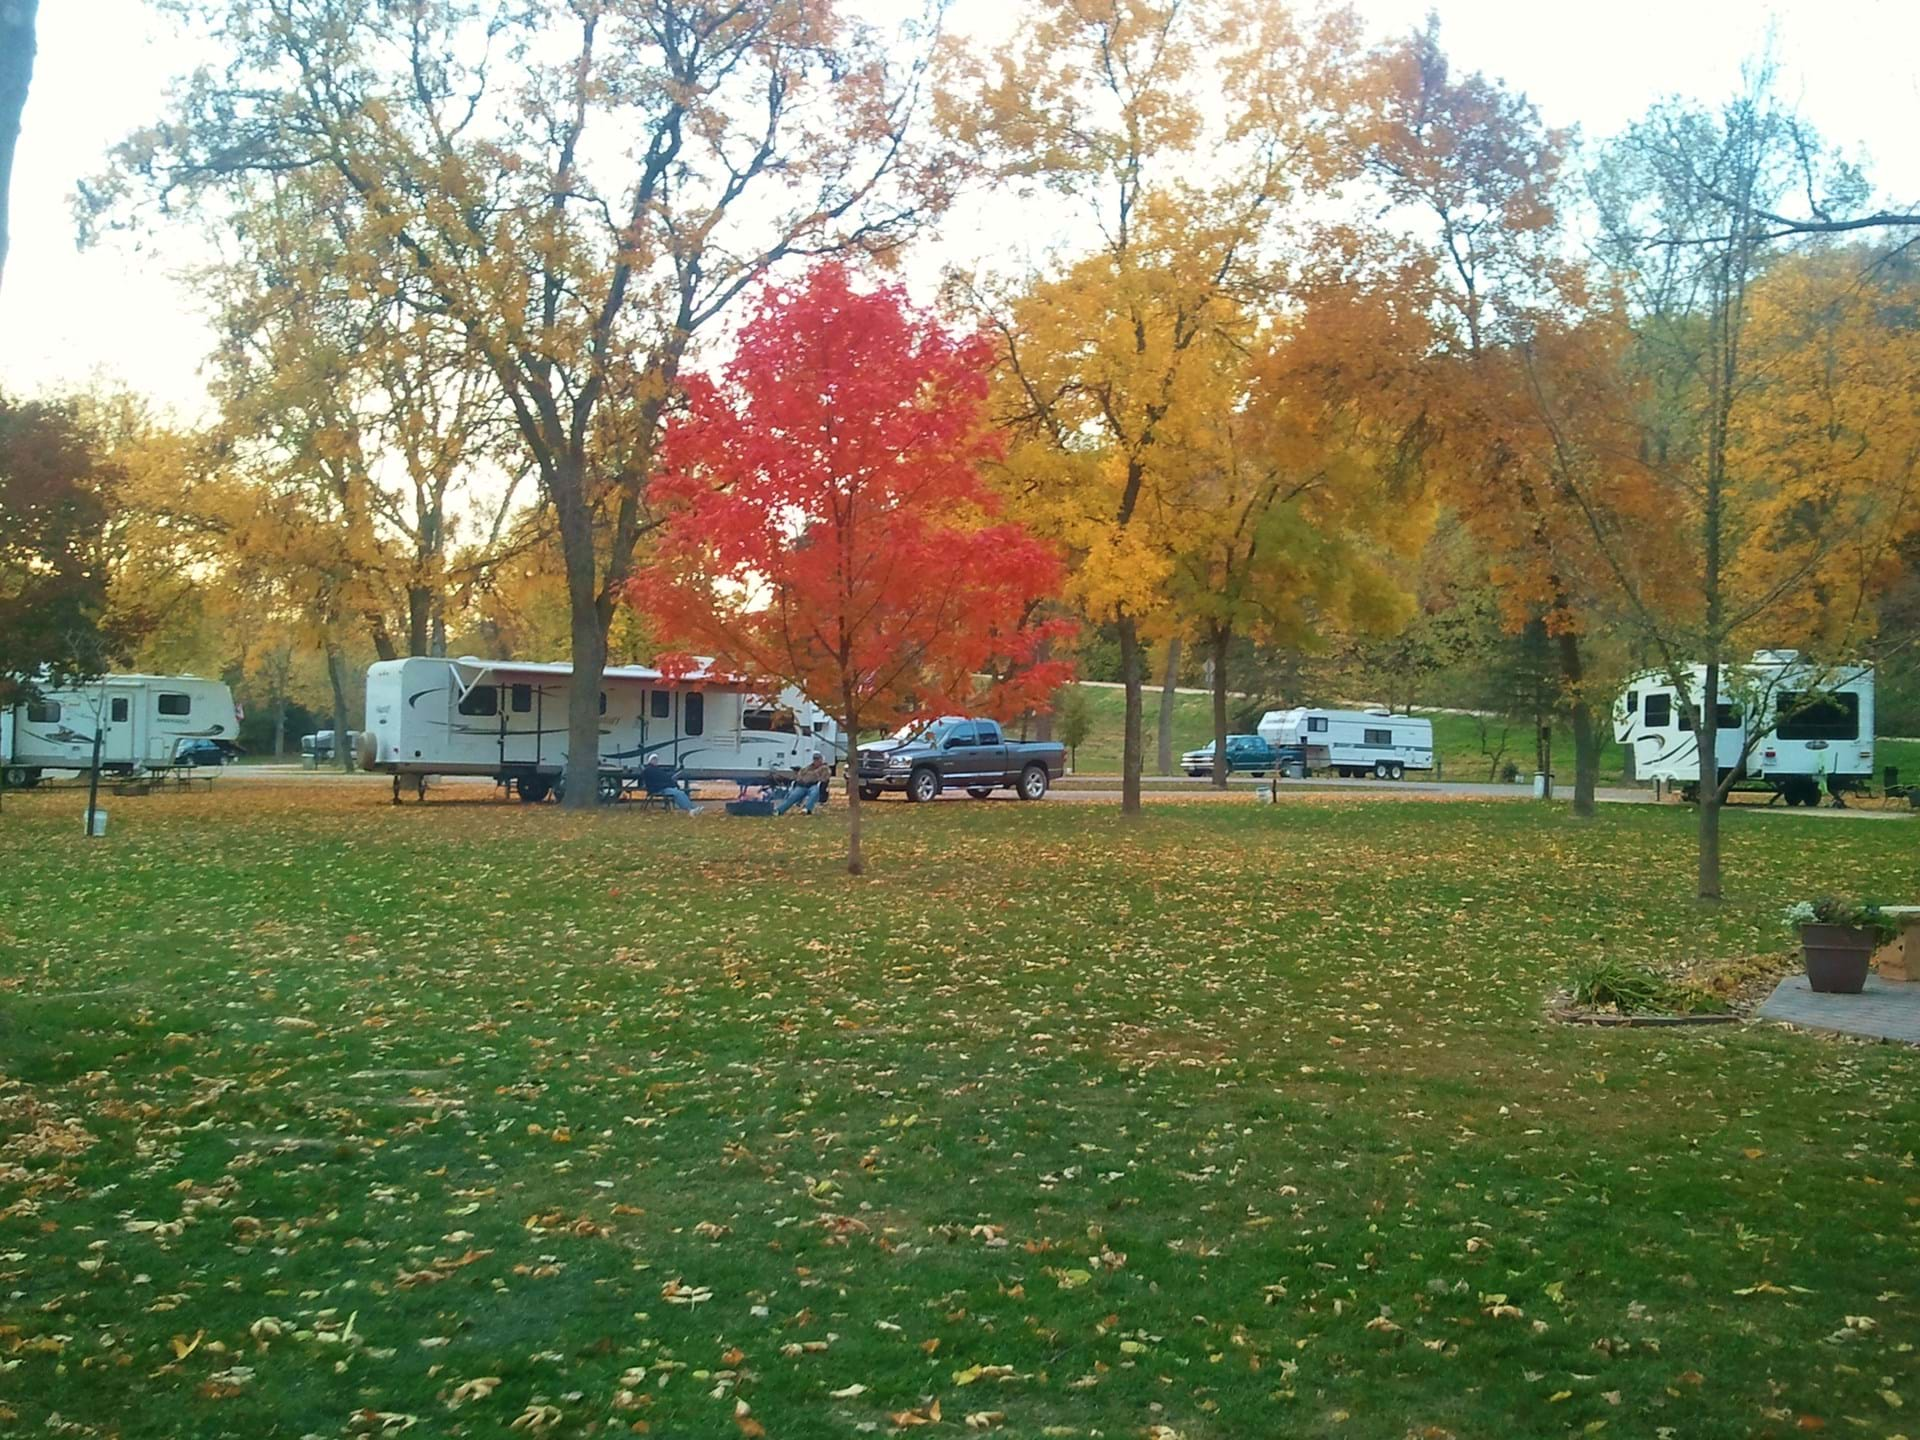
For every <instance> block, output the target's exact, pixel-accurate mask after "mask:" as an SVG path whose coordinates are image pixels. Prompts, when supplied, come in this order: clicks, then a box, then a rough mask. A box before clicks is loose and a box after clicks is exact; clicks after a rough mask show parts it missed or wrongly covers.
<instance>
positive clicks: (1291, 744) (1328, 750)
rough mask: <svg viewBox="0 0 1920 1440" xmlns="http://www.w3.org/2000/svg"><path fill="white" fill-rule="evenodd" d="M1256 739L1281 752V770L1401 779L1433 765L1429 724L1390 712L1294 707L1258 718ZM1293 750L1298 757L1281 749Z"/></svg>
mask: <svg viewBox="0 0 1920 1440" xmlns="http://www.w3.org/2000/svg"><path fill="white" fill-rule="evenodd" d="M1256 728H1258V730H1259V732H1260V738H1261V739H1262V740H1265V741H1266V742H1267V743H1268V744H1269V745H1271V746H1273V747H1274V749H1276V750H1281V751H1282V752H1283V754H1282V755H1281V761H1280V763H1281V769H1282V772H1283V773H1285V772H1286V771H1287V770H1288V769H1289V767H1290V766H1292V765H1297V766H1298V767H1299V768H1300V769H1301V771H1302V772H1303V773H1311V772H1313V771H1315V770H1331V771H1333V773H1334V774H1336V775H1342V776H1347V777H1349V778H1357V777H1359V776H1362V775H1371V776H1373V777H1374V778H1375V779H1377V780H1400V779H1404V778H1405V776H1406V773H1407V771H1409V770H1431V769H1432V768H1433V722H1432V721H1431V720H1427V719H1423V718H1422V717H1420V716H1418V715H1395V714H1394V713H1393V712H1392V711H1391V710H1321V709H1315V708H1312V707H1308V706H1299V707H1296V708H1295V709H1292V710H1269V711H1268V712H1267V713H1266V714H1265V715H1263V716H1261V717H1260V724H1259V726H1258V727H1256ZM1294 749H1297V750H1298V751H1299V752H1300V754H1299V756H1298V758H1297V759H1296V758H1294V757H1293V756H1291V755H1289V754H1287V753H1284V752H1287V751H1289V750H1294Z"/></svg>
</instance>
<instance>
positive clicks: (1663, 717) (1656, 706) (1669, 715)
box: [1647, 695, 1673, 730]
mask: <svg viewBox="0 0 1920 1440" xmlns="http://www.w3.org/2000/svg"><path fill="white" fill-rule="evenodd" d="M1671 724H1673V697H1672V696H1671V695H1649V696H1647V728H1648V729H1649V730H1664V729H1666V728H1667V727H1668V726H1669V725H1671Z"/></svg>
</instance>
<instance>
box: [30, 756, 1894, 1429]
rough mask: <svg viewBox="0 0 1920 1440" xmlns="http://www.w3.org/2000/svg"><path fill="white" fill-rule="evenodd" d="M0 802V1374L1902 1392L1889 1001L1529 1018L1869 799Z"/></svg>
mask: <svg viewBox="0 0 1920 1440" xmlns="http://www.w3.org/2000/svg"><path fill="white" fill-rule="evenodd" d="M76 804H77V802H76V800H75V799H74V797H72V796H70V795H69V796H28V797H8V798H7V801H6V806H7V808H6V812H5V814H4V816H0V864H3V865H4V866H5V875H6V877H7V891H6V893H7V896H8V905H7V907H6V909H5V911H4V912H0V1433H4V1432H5V1431H6V1430H11V1431H13V1432H15V1433H20V1434H34V1435H41V1434H72V1435H82V1434H101V1435H124V1436H175V1435H186V1434H192V1435H196V1436H236V1437H240V1436H244V1437H255V1436H268V1435H274V1436H304V1435H317V1436H340V1435H353V1434H372V1433H383V1432H384V1433H396V1432H399V1431H401V1430H402V1429H405V1428H407V1427H409V1426H411V1427H413V1428H414V1429H415V1433H418V1434H432V1435H492V1434H505V1433H514V1431H515V1430H516V1429H517V1433H519V1434H523V1435H526V1434H533V1435H548V1436H561V1435H585V1434H610V1433H627V1432H629V1431H638V1432H641V1433H647V1432H651V1433H652V1434H655V1435H663V1436H665V1435H671V1436H721V1437H739V1436H742V1435H745V1436H748V1437H751V1436H758V1435H762V1434H765V1435H769V1436H774V1437H788V1436H795V1437H805V1436H842V1435H855V1434H862V1433H876V1434H886V1433H891V1432H894V1431H908V1430H912V1431H921V1430H925V1431H927V1432H928V1433H930V1434H938V1433H949V1432H951V1433H966V1432H967V1427H968V1426H972V1427H973V1428H974V1429H975V1430H976V1431H992V1432H997V1433H1000V1434H1005V1435H1018V1436H1038V1435H1060V1436H1093V1435H1107V1436H1142V1435H1154V1436H1158V1437H1161V1440H1165V1437H1168V1436H1176V1435H1177V1436H1183V1437H1194V1440H1198V1437H1246V1436H1259V1435H1287V1436H1314V1435H1329V1436H1351V1437H1383V1440H1402V1437H1405V1436H1408V1435H1413V1436H1424V1437H1440V1436H1445V1435H1455V1436H1460V1437H1467V1436H1514V1435H1528V1436H1536V1435H1540V1436H1549V1435H1562V1434H1574V1435H1578V1434H1594V1433H1601V1434H1609V1435H1618V1436H1631V1437H1641V1436H1672V1437H1686V1440H1696V1437H1713V1436H1752V1435H1776V1436H1788V1435H1800V1434H1804V1433H1806V1432H1807V1431H1809V1430H1814V1429H1820V1428H1826V1429H1829V1430H1833V1431H1835V1432H1838V1433H1844V1434H1855V1433H1858V1434H1863V1435H1892V1434H1898V1433H1902V1432H1903V1431H1904V1432H1911V1431H1912V1430H1913V1429H1914V1427H1915V1425H1916V1423H1920V1422H1916V1421H1915V1420H1914V1419H1913V1418H1912V1412H1913V1410H1914V1409H1915V1408H1920V1381H1916V1380H1915V1378H1914V1377H1915V1373H1916V1363H1915V1351H1914V1346H1915V1344H1916V1342H1920V1278H1916V1276H1917V1275H1920V1271H1917V1270H1916V1256H1917V1254H1920V1170H1916V1166H1915V1160H1914V1151H1915V1148H1916V1143H1917V1142H1920V1055H1916V1054H1915V1053H1914V1052H1911V1051H1906V1050H1900V1049H1896V1048H1892V1047H1884V1046H1883V1047H1875V1046H1864V1045H1858V1044H1853V1043H1849V1042H1844V1041H1836V1040H1832V1039H1825V1038H1819V1037H1814V1036H1809V1035H1803V1034H1796V1033H1790V1032H1787V1031H1783V1030H1779V1029H1775V1028H1771V1027H1757V1026H1730V1027H1724V1028H1710V1029H1696V1030H1685V1031H1673V1030H1666V1031H1647V1030H1632V1031H1610V1030H1597V1029H1579V1028H1568V1027H1562V1026H1559V1025H1556V1024H1554V1023H1552V1022H1549V1021H1547V1020H1544V1019H1543V1018H1542V1002H1543V999H1544V998H1545V997H1546V996H1547V994H1548V993H1549V992H1551V991H1552V990H1553V989H1554V988H1555V987H1556V985H1557V983H1558V982H1559V979H1560V977H1561V976H1562V975H1563V974H1564V972H1565V970H1566V969H1567V968H1568V967H1569V966H1570V965H1571V964H1572V963H1573V962H1575V961H1577V960H1579V959H1582V958H1586V957H1591V956H1593V955H1595V954H1598V953H1602V952H1611V953H1619V954H1624V955H1629V956H1635V957H1642V958H1650V959H1653V960H1655V961H1660V962H1678V961H1682V960H1688V959H1732V960H1737V959H1742V958H1744V957H1751V956H1754V955H1760V954H1773V955H1782V956H1783V955H1784V953H1785V949H1786V944H1787V940H1786V937H1785V936H1784V935H1783V934H1782V933H1781V931H1780V930H1779V929H1778V927H1777V923H1776V919H1775V916H1776V914H1777V911H1778V908H1779V906H1780V905H1781V904H1782V903H1783V901H1784V899H1785V898H1787V897H1790V896H1793V895H1796V894H1799V893H1803V892H1805V891H1807V890H1809V889H1813V888H1823V889H1824V888H1842V889H1854V890H1861V891H1865V892H1867V893H1870V894H1876V895H1879V896H1882V897H1884V898H1888V899H1893V898H1904V899H1910V900H1920V867H1917V866H1916V863H1915V848H1914V847H1915V839H1916V830H1915V828H1914V827H1913V826H1912V825H1911V824H1909V823H1900V822H1860V823H1853V824H1848V823H1836V822H1831V821H1826V822H1822V821H1818V820H1810V819H1807V818H1805V817H1797V816H1792V817H1790V816H1788V815H1784V814H1764V815H1743V814H1736V815H1732V816H1729V817H1728V819H1727V824H1728V831H1729V835H1728V852H1729V858H1730V865H1731V866H1732V868H1733V871H1734V873H1735V875H1736V880H1735V883H1734V885H1733V887H1732V889H1733V892H1734V898H1733V899H1732V900H1731V901H1730V902H1729V903H1728V904H1727V905H1726V907H1725V908H1724V909H1723V910H1721V911H1719V912H1717V913H1706V912H1702V911H1700V910H1697V909H1696V908H1695V907H1694V906H1693V905H1692V903H1691V902H1690V901H1689V899H1688V898H1687V897H1688V891H1689V884H1688V870H1689V866H1688V854H1689V847H1688V835H1687V824H1688V818H1689V817H1688V816H1687V815H1686V814H1684V813H1683V812H1680V811H1678V810H1659V809H1652V808H1642V807H1631V808H1629V807H1610V808H1609V810H1608V812H1607V813H1606V814H1604V815H1603V816H1602V817H1601V818H1600V820H1599V821H1598V822H1596V823H1594V824H1591V825H1588V826H1575V825H1573V824H1572V823H1571V822H1570V821H1568V820H1567V819H1566V818H1565V816H1564V814H1563V813H1559V812H1545V813H1543V812H1542V811H1540V810H1538V809H1536V808H1535V807H1533V806H1525V805H1512V804H1504V805H1503V804H1449V805H1431V804H1429V805H1403V804H1392V803H1372V804H1351V803H1349V804H1325V803H1320V802H1316V801H1311V800H1297V801H1294V802H1292V803H1287V804H1283V805H1281V806H1279V807H1277V808H1275V807H1257V806H1251V805H1244V804H1243V805H1220V806H1208V805H1183V806H1170V807H1165V808H1161V809H1156V810H1153V811H1150V812H1149V814H1148V815H1147V816H1146V817H1145V818H1144V819H1143V820H1141V821H1140V822H1138V823H1136V824H1132V825H1129V824H1128V823H1126V822H1125V821H1124V820H1123V819H1122V818H1121V817H1120V816H1119V815H1118V814H1117V813H1116V812H1113V811H1111V810H1107V809H1104V808H1096V807H1088V806H1084V805H1066V804H1051V805H1018V804H1013V803H1007V804H991V805H979V806H961V805H947V806H934V807H908V806H905V805H894V804H888V805H882V806H877V807H874V809H875V810H877V811H878V812H879V813H878V814H877V815H875V816H873V820H872V825H871V830H872V837H871V847H872V856H873V862H874V873H873V874H872V875H871V876H870V877H868V878H867V879H866V880H864V881H861V882H849V881H848V880H847V879H846V878H845V877H844V876H842V875H841V874H839V873H837V872H836V870H835V868H834V863H835V860H836V857H837V853H838V847H839V844H840V842H841V838H842V836H841V831H840V826H841V825H842V824H843V822H844V811H843V809H842V808H841V807H839V806H837V805H836V806H834V807H833V808H832V809H830V810H829V811H828V812H825V813H824V814H823V816H822V817H820V818H818V819H816V820H814V821H811V822H808V821H805V820H803V819H801V818H800V817H798V816H795V817H791V818H790V819H789V820H785V821H781V822H778V823H771V822H749V821H736V820H728V819H726V818H724V817H720V816H715V815H708V816H702V817H699V818H696V819H694V820H685V819H682V818H680V817H677V816H663V815H659V814H642V813H638V812H635V811H632V810H626V809H623V810H622V811H620V812H619V813H612V814H602V815H594V816H584V817H574V816H569V815H565V814H562V813H561V812H559V811H558V810H556V809H554V808H552V807H540V808H538V809H522V808H520V807H516V806H504V805H494V804H478V803H450V802H443V803H439V804H432V805H428V806H426V807H423V808H406V809H401V810H398V811H396V810H392V809H389V808H388V807H386V806H384V805H383V804H381V803H380V801H379V792H378V790H377V789H370V788H362V787H359V786H343V785H335V786H332V787H324V786H310V787H306V788H300V787H294V786H287V787H275V786H267V785H259V786H245V787H239V786H235V787H230V788H228V789H225V790H218V791H216V793H215V794H213V795H210V796H190V797H181V796H168V797H159V796H156V797H151V798H149V799H145V800H119V801H117V802H115V808H114V816H113V835H112V838H111V839H110V840H108V841H106V842H103V843H100V844H95V845H87V844H85V843H84V842H82V841H81V840H80V838H79V835H78V829H79V827H78V824H77V822H76V819H75V814H74V811H75V808H76Z"/></svg>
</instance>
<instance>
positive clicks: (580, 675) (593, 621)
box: [553, 462, 607, 810]
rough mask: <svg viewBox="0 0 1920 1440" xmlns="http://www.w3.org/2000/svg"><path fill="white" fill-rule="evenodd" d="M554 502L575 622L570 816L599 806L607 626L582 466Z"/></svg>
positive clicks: (560, 483)
mask: <svg viewBox="0 0 1920 1440" xmlns="http://www.w3.org/2000/svg"><path fill="white" fill-rule="evenodd" d="M553 502H554V510H555V511H556V512H557V514H558V517H559V521H560V550H561V554H562V557H563V558H564V559H565V561H566V568H567V608H568V610H569V612H570V613H571V617H572V621H573V655H572V660H573V675H572V678H571V679H570V680H569V682H568V685H567V771H566V796H565V804H566V807H567V808H568V809H569V810H591V809H592V808H593V807H594V806H595V805H597V804H598V803H599V800H600V681H601V675H602V672H603V671H605V669H606V668H607V624H606V621H605V620H604V619H602V617H601V614H600V604H599V594H598V590H597V586H596V585H595V572H596V569H597V564H598V562H597V558H596V556H595V555H594V549H593V515H592V512H591V511H590V510H589V509H588V507H587V501H586V495H585V484H584V477H583V476H582V474H581V473H580V469H579V465H578V462H572V463H570V464H569V465H567V466H566V467H564V473H562V474H560V475H557V476H556V477H555V483H554V486H553Z"/></svg>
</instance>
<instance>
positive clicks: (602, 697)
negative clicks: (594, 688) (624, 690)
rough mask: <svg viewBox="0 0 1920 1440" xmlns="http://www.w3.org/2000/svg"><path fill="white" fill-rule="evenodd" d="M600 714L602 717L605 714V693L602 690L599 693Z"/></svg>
mask: <svg viewBox="0 0 1920 1440" xmlns="http://www.w3.org/2000/svg"><path fill="white" fill-rule="evenodd" d="M600 713H601V714H602V715H604V714H606V713H607V692H606V691H604V690H602V691H601V692H600Z"/></svg>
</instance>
